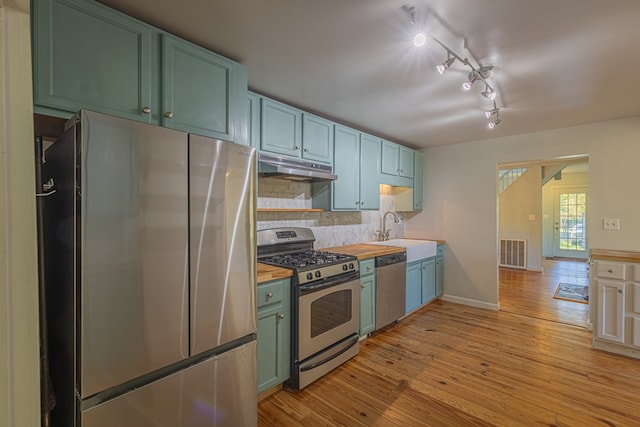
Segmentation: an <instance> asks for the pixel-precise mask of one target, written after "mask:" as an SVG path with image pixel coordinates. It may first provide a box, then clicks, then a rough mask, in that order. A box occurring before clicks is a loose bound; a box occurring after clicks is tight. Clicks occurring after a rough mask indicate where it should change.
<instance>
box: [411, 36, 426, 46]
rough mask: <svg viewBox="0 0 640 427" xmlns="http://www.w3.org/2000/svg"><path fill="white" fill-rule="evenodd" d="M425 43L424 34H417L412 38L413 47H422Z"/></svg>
mask: <svg viewBox="0 0 640 427" xmlns="http://www.w3.org/2000/svg"><path fill="white" fill-rule="evenodd" d="M426 42H427V36H425V35H424V33H418V34H416V35H415V37H414V38H413V45H414V46H415V47H422V46H424V44H425V43H426Z"/></svg>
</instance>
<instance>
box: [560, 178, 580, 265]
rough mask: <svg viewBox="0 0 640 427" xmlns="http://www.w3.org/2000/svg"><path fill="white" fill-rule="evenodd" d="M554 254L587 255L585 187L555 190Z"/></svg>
mask: <svg viewBox="0 0 640 427" xmlns="http://www.w3.org/2000/svg"><path fill="white" fill-rule="evenodd" d="M555 210H556V212H555V233H554V250H553V255H554V256H560V257H571V258H586V257H587V233H586V231H587V222H586V215H587V193H586V190H585V189H575V190H557V192H556V209H555Z"/></svg>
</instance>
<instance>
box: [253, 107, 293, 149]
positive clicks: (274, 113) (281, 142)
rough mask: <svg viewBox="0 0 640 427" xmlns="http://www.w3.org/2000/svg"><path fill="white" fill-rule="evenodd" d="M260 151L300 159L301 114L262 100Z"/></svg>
mask: <svg viewBox="0 0 640 427" xmlns="http://www.w3.org/2000/svg"><path fill="white" fill-rule="evenodd" d="M260 116H261V123H260V126H261V141H260V149H261V150H264V151H269V152H271V153H276V154H284V155H285V156H292V157H300V155H301V154H300V153H301V150H302V112H301V111H300V110H298V109H297V108H293V107H290V106H288V105H286V104H283V103H281V102H278V101H274V100H272V99H268V98H262V104H261V112H260Z"/></svg>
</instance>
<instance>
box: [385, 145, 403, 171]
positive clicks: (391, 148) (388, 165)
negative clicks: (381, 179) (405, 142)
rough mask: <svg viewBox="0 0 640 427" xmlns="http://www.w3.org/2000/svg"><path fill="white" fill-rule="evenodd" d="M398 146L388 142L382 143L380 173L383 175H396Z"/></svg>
mask: <svg viewBox="0 0 640 427" xmlns="http://www.w3.org/2000/svg"><path fill="white" fill-rule="evenodd" d="M399 151H400V146H399V145H398V144H394V143H393V142H389V141H382V161H381V168H380V172H382V173H383V174H385V175H392V176H396V175H398V170H399V166H398V156H399V155H398V152H399Z"/></svg>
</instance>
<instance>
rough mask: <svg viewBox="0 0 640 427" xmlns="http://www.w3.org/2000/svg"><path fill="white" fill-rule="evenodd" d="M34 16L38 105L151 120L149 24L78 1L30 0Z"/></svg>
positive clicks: (35, 77)
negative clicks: (32, 0)
mask: <svg viewBox="0 0 640 427" xmlns="http://www.w3.org/2000/svg"><path fill="white" fill-rule="evenodd" d="M33 19H34V21H33V22H34V26H33V34H34V37H33V59H34V64H33V65H34V103H35V104H36V105H39V106H44V107H50V108H55V109H59V110H65V111H69V112H76V111H78V110H80V109H81V108H87V109H91V110H95V111H100V112H103V113H109V114H114V115H117V116H120V117H125V118H129V119H134V120H140V121H145V122H149V121H150V120H151V114H150V113H151V109H152V105H151V104H150V101H151V78H150V76H151V32H152V29H151V27H150V26H148V25H146V24H144V23H142V22H139V21H137V20H135V19H133V18H130V17H128V16H126V15H123V14H121V13H119V12H116V11H114V10H112V9H109V8H107V7H105V6H103V5H101V4H99V3H95V2H87V1H82V0H34V2H33ZM145 111H148V112H149V113H145Z"/></svg>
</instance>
